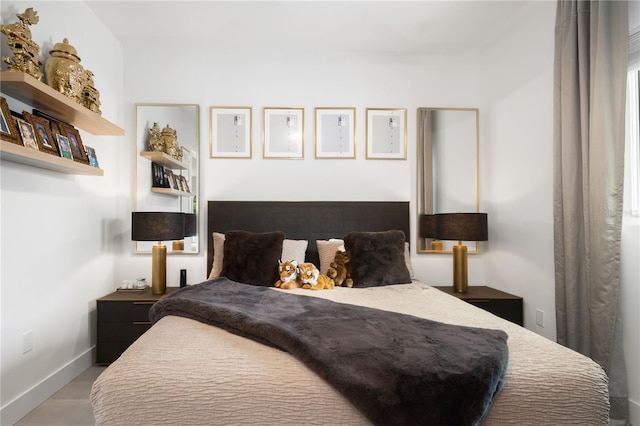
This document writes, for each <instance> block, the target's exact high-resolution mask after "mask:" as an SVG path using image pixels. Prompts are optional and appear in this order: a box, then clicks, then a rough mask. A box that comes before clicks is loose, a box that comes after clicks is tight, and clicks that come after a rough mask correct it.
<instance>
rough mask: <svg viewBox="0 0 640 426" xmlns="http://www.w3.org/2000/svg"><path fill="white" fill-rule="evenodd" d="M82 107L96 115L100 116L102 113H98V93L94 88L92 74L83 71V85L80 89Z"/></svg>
mask: <svg viewBox="0 0 640 426" xmlns="http://www.w3.org/2000/svg"><path fill="white" fill-rule="evenodd" d="M82 105H84V106H85V107H87V108H89V110H91V111H93V112H95V113H96V114H102V111H100V92H99V91H98V89H96V88H95V86H94V83H93V73H92V72H91V71H89V70H86V71H85V84H84V87H83V88H82Z"/></svg>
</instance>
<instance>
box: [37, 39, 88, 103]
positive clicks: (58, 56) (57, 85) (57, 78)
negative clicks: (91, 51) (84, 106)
mask: <svg viewBox="0 0 640 426" xmlns="http://www.w3.org/2000/svg"><path fill="white" fill-rule="evenodd" d="M49 55H51V57H50V58H49V59H48V60H47V63H46V65H45V69H44V72H45V77H46V79H47V84H48V85H49V86H51V87H53V88H54V89H55V90H57V91H58V92H60V93H62V94H63V95H65V96H68V97H69V98H71V99H73V100H75V101H76V102H78V103H81V102H82V88H83V87H84V85H85V82H86V79H87V76H86V73H85V70H84V68H83V67H82V65H80V57H79V56H78V52H77V51H76V49H75V47H73V46H72V45H70V44H69V40H67V39H66V38H65V39H63V40H62V42H61V43H56V44H55V46H54V47H53V49H52V50H50V51H49Z"/></svg>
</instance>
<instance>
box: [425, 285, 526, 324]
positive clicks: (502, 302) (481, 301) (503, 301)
mask: <svg viewBox="0 0 640 426" xmlns="http://www.w3.org/2000/svg"><path fill="white" fill-rule="evenodd" d="M435 288H437V289H438V290H440V291H443V292H445V293H447V294H450V295H451V296H454V297H457V298H458V299H460V300H464V301H465V302H467V303H469V304H471V305H474V306H477V307H478V308H480V309H484V310H485V311H488V312H491V313H492V314H494V315H497V316H499V317H500V318H503V319H506V320H508V321H511V322H514V323H516V324H518V325H520V326H522V325H524V314H523V309H522V297H520V296H514V295H513V294H509V293H505V292H504V291H500V290H496V289H495V288H491V287H487V286H469V288H468V290H467V292H466V293H457V292H455V291H454V290H453V287H452V286H435Z"/></svg>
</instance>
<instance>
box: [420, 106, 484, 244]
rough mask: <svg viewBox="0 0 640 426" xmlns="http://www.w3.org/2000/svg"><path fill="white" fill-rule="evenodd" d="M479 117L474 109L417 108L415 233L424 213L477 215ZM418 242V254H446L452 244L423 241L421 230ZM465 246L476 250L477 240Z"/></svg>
mask: <svg viewBox="0 0 640 426" xmlns="http://www.w3.org/2000/svg"><path fill="white" fill-rule="evenodd" d="M479 113H480V111H479V109H477V108H418V131H417V135H418V141H417V142H418V143H417V147H418V152H417V157H418V167H417V179H418V182H417V189H418V202H417V218H416V220H417V222H418V229H420V224H421V222H422V225H423V228H424V225H425V217H424V216H423V215H428V214H435V213H457V212H477V211H479V210H478V209H479V198H478V183H479V167H478V147H479ZM421 216H422V217H421ZM423 234H424V232H423ZM426 234H428V232H426ZM417 238H418V244H417V252H418V253H451V251H452V247H453V245H454V244H456V243H457V242H456V241H438V240H434V239H432V238H425V237H423V236H421V232H420V230H419V231H418V233H417ZM465 245H467V246H468V247H469V253H477V252H478V243H477V242H475V241H473V242H472V241H468V242H466V243H465Z"/></svg>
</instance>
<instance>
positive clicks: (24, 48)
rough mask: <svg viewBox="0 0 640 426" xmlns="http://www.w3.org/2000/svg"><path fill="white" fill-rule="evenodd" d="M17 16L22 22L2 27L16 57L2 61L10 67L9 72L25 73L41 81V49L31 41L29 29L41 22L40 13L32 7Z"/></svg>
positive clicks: (4, 58)
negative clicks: (30, 26)
mask: <svg viewBox="0 0 640 426" xmlns="http://www.w3.org/2000/svg"><path fill="white" fill-rule="evenodd" d="M16 16H17V17H18V19H20V22H16V23H15V24H7V25H0V32H2V33H3V34H4V35H6V36H7V43H8V44H9V47H11V50H13V55H14V56H13V57H11V56H7V55H5V56H3V57H2V61H3V62H5V63H6V64H7V65H9V67H8V69H9V71H19V72H24V73H27V74H29V75H31V76H33V77H35V78H36V79H38V80H40V79H41V78H42V72H41V71H40V67H41V66H42V63H41V62H40V47H38V45H37V44H36V43H34V42H33V40H31V30H30V29H29V25H35V24H37V23H38V21H39V20H40V18H38V12H36V11H35V10H33V8H32V7H30V8H28V9H26V10H25V11H24V13H19V14H17V15H16Z"/></svg>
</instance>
